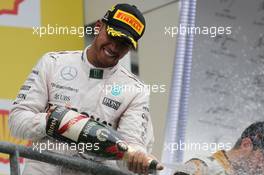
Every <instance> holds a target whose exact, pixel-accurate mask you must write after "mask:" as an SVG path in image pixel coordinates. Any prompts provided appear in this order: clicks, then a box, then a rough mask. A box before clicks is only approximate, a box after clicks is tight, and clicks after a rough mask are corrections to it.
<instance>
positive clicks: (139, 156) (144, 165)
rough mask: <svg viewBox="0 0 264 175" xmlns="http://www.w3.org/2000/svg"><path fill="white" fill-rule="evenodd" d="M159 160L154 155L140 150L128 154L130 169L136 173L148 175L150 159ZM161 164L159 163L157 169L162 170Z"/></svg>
mask: <svg viewBox="0 0 264 175" xmlns="http://www.w3.org/2000/svg"><path fill="white" fill-rule="evenodd" d="M153 159H154V160H157V159H156V158H155V157H154V156H153V155H150V154H145V153H143V152H140V151H136V152H130V153H129V156H128V169H129V170H130V171H132V172H134V173H138V174H144V175H148V167H149V164H150V160H153ZM163 168H164V167H163V166H162V165H161V164H158V165H157V169H156V170H162V169H163Z"/></svg>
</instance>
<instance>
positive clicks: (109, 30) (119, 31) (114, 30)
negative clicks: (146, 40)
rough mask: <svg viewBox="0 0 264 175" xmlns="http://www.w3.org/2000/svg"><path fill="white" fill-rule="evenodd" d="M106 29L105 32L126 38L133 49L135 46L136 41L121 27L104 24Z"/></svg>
mask: <svg viewBox="0 0 264 175" xmlns="http://www.w3.org/2000/svg"><path fill="white" fill-rule="evenodd" d="M106 31H107V34H108V35H110V36H112V37H122V38H126V39H127V40H128V41H129V42H130V44H131V45H132V46H133V48H134V49H136V48H137V41H135V40H134V38H133V37H132V36H131V35H130V34H129V33H128V32H127V31H125V30H123V29H121V28H117V27H115V26H110V25H107V26H106Z"/></svg>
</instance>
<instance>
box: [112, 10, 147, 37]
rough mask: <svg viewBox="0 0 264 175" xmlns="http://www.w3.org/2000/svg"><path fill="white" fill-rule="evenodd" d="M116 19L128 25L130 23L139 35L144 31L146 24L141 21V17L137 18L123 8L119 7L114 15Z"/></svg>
mask: <svg viewBox="0 0 264 175" xmlns="http://www.w3.org/2000/svg"><path fill="white" fill-rule="evenodd" d="M113 18H114V19H116V20H118V21H121V22H123V23H125V24H127V25H129V26H130V27H132V28H133V29H134V30H135V31H136V32H137V33H138V34H139V35H141V34H142V31H143V29H144V27H145V26H144V24H142V23H141V22H140V20H139V19H137V18H136V17H135V16H134V15H132V14H130V13H128V12H125V11H123V10H120V9H118V10H117V11H116V12H115V14H114V16H113Z"/></svg>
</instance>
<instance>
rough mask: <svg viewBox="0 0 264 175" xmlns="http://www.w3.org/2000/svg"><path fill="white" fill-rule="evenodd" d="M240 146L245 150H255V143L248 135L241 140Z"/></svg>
mask: <svg viewBox="0 0 264 175" xmlns="http://www.w3.org/2000/svg"><path fill="white" fill-rule="evenodd" d="M240 148H241V149H242V150H245V151H251V150H253V143H252V141H251V139H250V138H248V137H246V138H243V139H242V141H241V145H240Z"/></svg>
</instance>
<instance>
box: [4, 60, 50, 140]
mask: <svg viewBox="0 0 264 175" xmlns="http://www.w3.org/2000/svg"><path fill="white" fill-rule="evenodd" d="M48 59H49V57H48V55H44V56H43V58H42V59H40V61H39V62H38V63H37V65H36V66H35V67H34V68H33V70H32V72H31V73H30V74H29V76H28V78H27V80H26V81H25V83H24V85H22V87H21V88H20V91H19V93H18V95H17V97H16V100H15V101H14V103H13V105H12V109H11V111H10V115H9V120H8V123H9V128H10V132H11V134H12V135H13V136H14V137H18V138H21V139H29V140H38V139H41V138H43V137H44V136H45V135H46V134H45V127H46V115H47V113H45V108H46V106H47V103H48V96H49V95H48V73H49V71H50V70H49V65H48ZM49 60H50V59H49Z"/></svg>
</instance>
